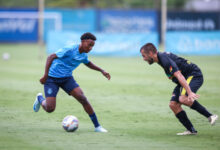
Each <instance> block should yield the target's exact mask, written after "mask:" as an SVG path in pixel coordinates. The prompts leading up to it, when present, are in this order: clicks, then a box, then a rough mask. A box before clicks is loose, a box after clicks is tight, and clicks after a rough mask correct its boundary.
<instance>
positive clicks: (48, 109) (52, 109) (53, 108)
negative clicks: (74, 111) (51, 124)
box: [46, 106, 55, 113]
mask: <svg viewBox="0 0 220 150" xmlns="http://www.w3.org/2000/svg"><path fill="white" fill-rule="evenodd" d="M54 110H55V107H51V106H49V107H47V109H46V111H47V112H48V113H52V112H54Z"/></svg>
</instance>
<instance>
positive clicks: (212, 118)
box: [208, 115, 218, 125]
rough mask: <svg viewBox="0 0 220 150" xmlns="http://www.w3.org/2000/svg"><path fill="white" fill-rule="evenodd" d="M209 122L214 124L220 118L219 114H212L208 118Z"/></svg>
mask: <svg viewBox="0 0 220 150" xmlns="http://www.w3.org/2000/svg"><path fill="white" fill-rule="evenodd" d="M208 120H209V122H210V124H211V125H214V124H215V122H216V120H218V115H211V116H210V117H209V118H208Z"/></svg>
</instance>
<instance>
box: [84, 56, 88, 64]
mask: <svg viewBox="0 0 220 150" xmlns="http://www.w3.org/2000/svg"><path fill="white" fill-rule="evenodd" d="M89 62H90V61H89V59H88V56H86V57H85V59H83V63H84V64H88V63H89Z"/></svg>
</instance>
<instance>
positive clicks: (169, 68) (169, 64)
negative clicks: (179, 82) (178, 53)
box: [164, 58, 179, 75]
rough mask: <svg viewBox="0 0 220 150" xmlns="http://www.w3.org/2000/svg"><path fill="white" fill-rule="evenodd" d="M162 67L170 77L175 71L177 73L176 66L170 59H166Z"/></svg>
mask: <svg viewBox="0 0 220 150" xmlns="http://www.w3.org/2000/svg"><path fill="white" fill-rule="evenodd" d="M164 67H165V69H166V70H167V71H168V72H169V74H170V75H173V74H174V73H175V72H176V71H179V68H178V66H177V64H176V63H175V62H174V61H173V60H172V59H170V58H166V61H165V63H164Z"/></svg>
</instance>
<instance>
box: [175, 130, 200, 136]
mask: <svg viewBox="0 0 220 150" xmlns="http://www.w3.org/2000/svg"><path fill="white" fill-rule="evenodd" d="M196 134H197V131H194V132H191V131H189V130H187V131H184V132H182V133H177V134H176V135H196Z"/></svg>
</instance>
